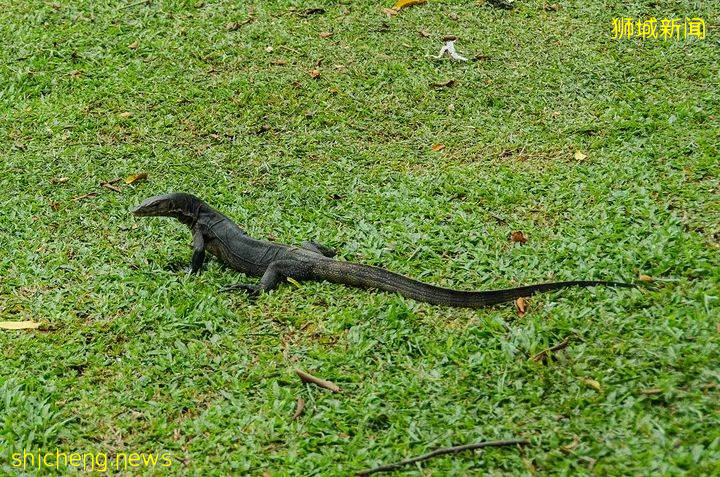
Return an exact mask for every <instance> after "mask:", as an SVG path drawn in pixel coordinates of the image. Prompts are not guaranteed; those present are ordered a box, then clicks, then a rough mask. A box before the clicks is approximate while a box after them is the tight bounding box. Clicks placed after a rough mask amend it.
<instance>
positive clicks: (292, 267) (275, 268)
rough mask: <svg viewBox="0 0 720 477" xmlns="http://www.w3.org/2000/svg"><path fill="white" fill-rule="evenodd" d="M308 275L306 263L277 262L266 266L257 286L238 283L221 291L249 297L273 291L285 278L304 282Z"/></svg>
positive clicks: (292, 261)
mask: <svg viewBox="0 0 720 477" xmlns="http://www.w3.org/2000/svg"><path fill="white" fill-rule="evenodd" d="M308 275H309V267H308V265H307V264H306V263H303V262H298V261H295V260H278V261H276V262H272V263H271V264H270V265H268V267H267V268H266V269H265V273H263V276H262V278H261V279H260V284H259V285H249V284H245V283H238V284H235V285H230V286H228V287H225V288H222V289H221V291H234V290H244V291H246V292H248V293H249V294H251V295H258V294H260V293H262V292H268V291H270V290H274V289H275V288H277V287H278V285H280V283H282V282H283V281H284V280H285V278H287V277H290V278H294V279H295V280H305V279H306V278H307V277H308Z"/></svg>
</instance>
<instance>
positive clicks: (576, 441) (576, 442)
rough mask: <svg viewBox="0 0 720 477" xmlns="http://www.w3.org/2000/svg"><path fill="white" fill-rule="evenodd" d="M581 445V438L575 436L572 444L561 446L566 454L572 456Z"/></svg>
mask: <svg viewBox="0 0 720 477" xmlns="http://www.w3.org/2000/svg"><path fill="white" fill-rule="evenodd" d="M579 444H580V438H579V437H578V436H573V440H572V442H571V443H570V444H566V445H564V446H560V450H561V451H562V452H564V453H566V454H571V453H572V451H574V450H575V448H577V446H578V445H579Z"/></svg>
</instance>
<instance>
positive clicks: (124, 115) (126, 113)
mask: <svg viewBox="0 0 720 477" xmlns="http://www.w3.org/2000/svg"><path fill="white" fill-rule="evenodd" d="M132 115H133V113H131V112H130V111H125V112H122V113H120V114H118V116H119V117H121V118H123V119H127V118H131V117H132Z"/></svg>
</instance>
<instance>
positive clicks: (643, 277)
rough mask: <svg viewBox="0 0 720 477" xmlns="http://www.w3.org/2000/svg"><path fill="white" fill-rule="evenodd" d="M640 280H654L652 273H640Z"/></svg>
mask: <svg viewBox="0 0 720 477" xmlns="http://www.w3.org/2000/svg"><path fill="white" fill-rule="evenodd" d="M638 280H640V281H641V282H651V281H653V277H651V276H650V275H643V274H640V276H639V277H638Z"/></svg>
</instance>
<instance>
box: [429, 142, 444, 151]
mask: <svg viewBox="0 0 720 477" xmlns="http://www.w3.org/2000/svg"><path fill="white" fill-rule="evenodd" d="M431 149H432V150H433V151H435V152H438V151H442V150H443V149H445V144H435V145H434V146H433V147H432V148H431Z"/></svg>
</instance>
